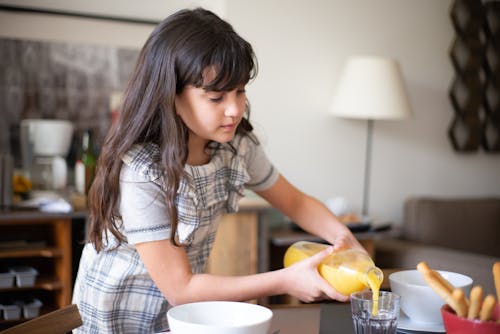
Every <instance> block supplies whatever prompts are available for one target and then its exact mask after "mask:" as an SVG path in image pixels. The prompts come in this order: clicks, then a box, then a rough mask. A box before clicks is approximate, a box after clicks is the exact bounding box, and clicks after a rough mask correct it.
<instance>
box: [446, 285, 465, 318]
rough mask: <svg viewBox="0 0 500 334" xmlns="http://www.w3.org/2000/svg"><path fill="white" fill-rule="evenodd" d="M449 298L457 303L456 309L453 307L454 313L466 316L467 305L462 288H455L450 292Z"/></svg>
mask: <svg viewBox="0 0 500 334" xmlns="http://www.w3.org/2000/svg"><path fill="white" fill-rule="evenodd" d="M451 298H452V299H453V300H454V301H455V303H456V305H457V309H455V312H456V314H457V315H458V316H459V317H466V316H467V308H468V307H467V301H466V299H465V293H464V290H462V289H460V288H456V289H455V290H453V292H452V293H451ZM450 306H451V305H450Z"/></svg>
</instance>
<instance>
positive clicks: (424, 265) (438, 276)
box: [417, 261, 455, 293]
mask: <svg viewBox="0 0 500 334" xmlns="http://www.w3.org/2000/svg"><path fill="white" fill-rule="evenodd" d="M417 270H418V271H419V272H420V273H422V274H425V273H429V272H433V273H434V276H435V277H436V279H437V280H439V281H440V282H441V284H442V285H443V286H445V287H446V289H447V290H448V291H449V292H450V293H451V292H452V291H453V289H455V287H454V286H453V285H452V284H451V283H450V282H448V281H447V280H446V279H445V278H444V277H443V276H441V274H440V273H439V272H437V271H436V270H432V269H431V268H429V266H428V265H427V263H425V262H424V261H422V262H420V263H419V264H417Z"/></svg>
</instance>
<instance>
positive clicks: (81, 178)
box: [75, 130, 97, 195]
mask: <svg viewBox="0 0 500 334" xmlns="http://www.w3.org/2000/svg"><path fill="white" fill-rule="evenodd" d="M96 163H97V157H96V154H95V152H94V143H93V134H92V131H91V130H85V131H83V133H82V137H81V151H80V156H79V158H78V159H77V161H76V163H75V188H76V191H77V192H78V193H80V194H85V195H87V194H88V192H89V189H90V186H91V185H92V181H93V180H94V176H95V168H96Z"/></svg>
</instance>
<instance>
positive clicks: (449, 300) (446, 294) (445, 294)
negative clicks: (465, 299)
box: [424, 270, 467, 314]
mask: <svg viewBox="0 0 500 334" xmlns="http://www.w3.org/2000/svg"><path fill="white" fill-rule="evenodd" d="M436 274H437V273H436V272H435V271H433V270H430V271H429V272H426V273H424V279H425V281H426V282H427V284H428V285H429V286H430V287H431V289H432V290H434V292H436V293H437V294H438V295H439V296H440V297H441V298H443V300H444V301H445V302H446V304H448V305H450V307H451V308H452V309H453V310H455V312H456V313H457V314H459V312H461V311H462V312H463V310H462V309H461V306H460V305H459V304H458V303H457V302H456V301H455V299H453V297H452V292H451V291H450V290H448V288H447V287H446V286H445V285H444V284H443V283H442V282H441V281H440V280H439V279H438V278H437V275H436ZM465 313H467V312H465Z"/></svg>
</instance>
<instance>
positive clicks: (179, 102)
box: [175, 85, 246, 144]
mask: <svg viewBox="0 0 500 334" xmlns="http://www.w3.org/2000/svg"><path fill="white" fill-rule="evenodd" d="M245 102H246V94H245V86H244V85H242V86H240V87H238V88H236V89H234V90H231V91H206V90H205V89H203V88H197V87H194V86H192V85H187V86H186V87H184V89H183V91H182V92H181V93H180V94H177V95H176V97H175V108H176V112H177V114H178V115H179V117H180V118H181V119H182V121H183V122H184V124H186V126H187V127H188V129H189V139H190V141H196V142H201V143H203V144H206V143H207V142H208V141H214V142H218V143H225V142H228V141H230V140H232V139H233V137H234V134H235V132H236V127H237V126H238V124H239V123H240V121H241V118H242V117H243V113H244V112H245Z"/></svg>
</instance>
